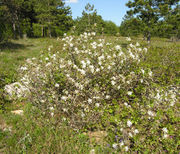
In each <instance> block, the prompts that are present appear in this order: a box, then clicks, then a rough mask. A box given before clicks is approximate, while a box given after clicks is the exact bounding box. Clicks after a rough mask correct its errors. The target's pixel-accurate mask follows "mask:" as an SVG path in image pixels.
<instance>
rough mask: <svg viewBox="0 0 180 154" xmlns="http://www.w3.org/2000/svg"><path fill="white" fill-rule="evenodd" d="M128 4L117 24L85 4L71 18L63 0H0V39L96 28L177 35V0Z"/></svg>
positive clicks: (110, 32)
mask: <svg viewBox="0 0 180 154" xmlns="http://www.w3.org/2000/svg"><path fill="white" fill-rule="evenodd" d="M126 5H127V7H128V8H129V11H127V14H126V15H125V17H124V20H123V22H122V23H121V25H120V26H119V27H118V26H117V25H116V24H115V23H113V22H112V21H105V20H103V18H102V17H101V16H100V15H98V14H97V10H96V9H95V8H94V5H90V4H89V3H88V4H87V5H86V6H85V9H84V11H83V12H82V16H81V17H78V18H77V19H75V20H73V19H72V16H71V8H70V7H68V6H66V5H65V1H64V0H0V41H2V40H6V39H8V38H14V39H16V38H22V37H23V36H27V37H57V36H62V35H63V34H64V33H67V32H72V31H73V33H74V34H76V35H79V34H81V33H83V32H85V31H95V32H96V33H97V34H99V35H121V36H139V35H141V36H143V37H144V38H146V39H147V40H148V41H149V40H150V38H151V37H152V36H158V37H167V38H170V37H176V38H180V3H179V0H148V1H147V0H129V2H128V3H127V4H126Z"/></svg>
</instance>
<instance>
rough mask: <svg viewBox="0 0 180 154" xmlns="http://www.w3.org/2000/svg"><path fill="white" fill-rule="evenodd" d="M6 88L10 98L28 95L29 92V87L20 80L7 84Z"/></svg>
mask: <svg viewBox="0 0 180 154" xmlns="http://www.w3.org/2000/svg"><path fill="white" fill-rule="evenodd" d="M4 90H5V93H6V94H7V96H8V97H9V99H10V100H14V99H17V98H21V97H26V96H27V95H28V93H29V89H28V88H27V87H26V86H24V85H22V84H21V83H19V82H15V83H12V84H9V85H6V86H5V87H4Z"/></svg>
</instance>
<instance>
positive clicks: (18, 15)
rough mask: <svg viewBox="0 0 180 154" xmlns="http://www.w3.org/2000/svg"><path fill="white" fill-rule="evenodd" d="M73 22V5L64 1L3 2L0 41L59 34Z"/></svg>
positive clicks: (68, 28)
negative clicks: (67, 4)
mask: <svg viewBox="0 0 180 154" xmlns="http://www.w3.org/2000/svg"><path fill="white" fill-rule="evenodd" d="M72 25H73V20H72V17H71V10H70V7H66V6H65V3H64V2H63V1H62V0H1V1H0V33H1V35H0V40H2V39H6V38H15V39H16V38H18V37H23V35H27V36H28V37H46V36H49V37H52V36H59V35H62V34H63V33H64V32H66V31H68V30H70V28H71V27H72Z"/></svg>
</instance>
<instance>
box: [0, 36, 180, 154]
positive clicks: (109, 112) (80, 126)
mask: <svg viewBox="0 0 180 154" xmlns="http://www.w3.org/2000/svg"><path fill="white" fill-rule="evenodd" d="M137 42H138V43H137ZM179 51H180V42H171V41H170V40H168V39H162V38H153V39H152V41H151V44H150V45H149V44H147V42H146V41H144V40H143V39H142V38H136V37H135V38H131V39H130V38H125V37H115V36H113V37H111V36H95V34H94V33H91V34H86V33H84V34H83V35H81V36H79V37H77V36H64V38H58V39H49V38H43V39H26V40H16V41H14V40H12V41H10V42H8V43H4V44H3V43H2V44H0V153H91V154H93V153H178V151H179V134H180V132H179V124H178V123H179V111H178V110H179V103H178V102H179V84H180V82H179V81H180V79H179V59H180V52H179ZM27 59H28V60H27ZM14 82H20V83H22V84H23V85H24V86H25V87H28V89H27V90H25V91H22V92H23V94H26V93H27V96H24V95H23V94H22V93H20V94H19V95H20V97H19V98H16V97H17V96H16V93H12V95H11V96H13V97H14V99H10V98H8V96H6V95H5V94H6V93H7V92H6V91H5V89H4V87H5V86H6V85H10V84H11V83H14ZM19 109H21V110H23V111H24V113H23V115H15V114H13V113H11V111H12V110H19Z"/></svg>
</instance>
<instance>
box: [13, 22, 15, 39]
mask: <svg viewBox="0 0 180 154" xmlns="http://www.w3.org/2000/svg"><path fill="white" fill-rule="evenodd" d="M13 37H14V39H16V24H15V21H13Z"/></svg>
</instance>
